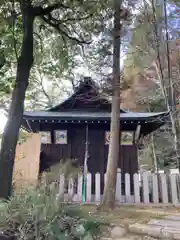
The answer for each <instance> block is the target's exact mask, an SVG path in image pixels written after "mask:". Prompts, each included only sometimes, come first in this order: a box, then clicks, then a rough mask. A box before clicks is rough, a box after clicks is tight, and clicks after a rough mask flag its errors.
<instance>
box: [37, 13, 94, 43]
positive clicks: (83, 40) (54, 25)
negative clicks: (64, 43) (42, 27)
mask: <svg viewBox="0 0 180 240" xmlns="http://www.w3.org/2000/svg"><path fill="white" fill-rule="evenodd" d="M41 18H42V19H43V21H44V22H46V23H47V24H49V25H50V26H51V27H53V28H54V29H56V30H57V31H58V32H59V33H60V34H61V35H64V36H66V37H67V38H69V39H70V40H72V41H74V42H76V43H77V44H80V45H81V44H91V42H92V41H87V40H85V39H78V38H76V37H73V36H70V35H69V34H68V33H67V32H65V31H64V30H62V29H61V28H60V23H58V22H57V23H54V22H52V21H50V20H49V19H48V18H46V17H45V16H41ZM51 19H52V18H51Z"/></svg>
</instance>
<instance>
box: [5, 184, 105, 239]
mask: <svg viewBox="0 0 180 240" xmlns="http://www.w3.org/2000/svg"><path fill="white" fill-rule="evenodd" d="M99 227H100V222H99V221H97V220H94V219H93V218H92V217H91V216H89V215H88V216H87V214H85V213H84V212H83V210H82V209H81V207H80V206H74V205H67V204H60V203H59V200H58V199H57V197H56V191H53V190H52V189H51V190H49V189H47V187H46V188H44V187H39V188H38V189H33V188H28V189H26V190H22V191H21V192H20V193H16V194H15V195H14V196H13V197H12V198H11V199H10V200H9V201H7V202H0V232H2V233H3V234H4V235H8V236H16V237H17V239H18V240H19V239H24V240H25V239H26V240H33V239H36V240H40V239H43V240H46V239H48V240H56V239H57V240H58V239H61V240H63V239H64V240H70V239H76V240H80V239H86V240H89V239H92V238H95V237H96V236H97V235H98V233H99Z"/></svg>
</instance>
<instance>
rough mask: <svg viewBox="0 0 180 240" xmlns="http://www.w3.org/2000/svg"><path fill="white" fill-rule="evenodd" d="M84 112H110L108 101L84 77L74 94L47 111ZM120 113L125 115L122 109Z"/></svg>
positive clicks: (93, 83) (88, 78) (95, 85)
mask: <svg viewBox="0 0 180 240" xmlns="http://www.w3.org/2000/svg"><path fill="white" fill-rule="evenodd" d="M83 109H84V110H85V111H88V110H89V109H91V110H93V111H105V112H110V111H111V101H110V99H109V98H108V97H107V96H105V95H103V94H102V93H100V91H99V88H98V86H97V84H96V83H95V82H94V81H93V80H92V79H91V78H90V77H85V78H84V81H81V82H80V84H79V86H78V87H77V88H76V90H75V92H74V93H73V94H72V95H71V96H70V97H69V98H68V99H66V100H65V101H64V102H62V103H60V104H58V105H56V106H54V107H52V108H50V109H48V110H47V111H48V112H61V111H67V110H68V111H70V110H71V111H73V110H76V111H78V110H83ZM120 112H121V113H125V112H126V111H125V110H124V109H120Z"/></svg>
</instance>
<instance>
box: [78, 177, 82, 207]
mask: <svg viewBox="0 0 180 240" xmlns="http://www.w3.org/2000/svg"><path fill="white" fill-rule="evenodd" d="M82 180H83V176H82V175H81V174H78V187H77V199H78V201H80V202H81V201H82Z"/></svg>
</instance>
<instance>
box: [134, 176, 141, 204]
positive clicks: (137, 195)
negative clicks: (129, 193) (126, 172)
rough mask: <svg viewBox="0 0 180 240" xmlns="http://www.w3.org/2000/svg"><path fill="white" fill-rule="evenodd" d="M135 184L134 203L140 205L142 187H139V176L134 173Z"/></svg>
mask: <svg viewBox="0 0 180 240" xmlns="http://www.w3.org/2000/svg"><path fill="white" fill-rule="evenodd" d="M133 182H134V202H135V203H140V186H139V174H138V173H134V175H133Z"/></svg>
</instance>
